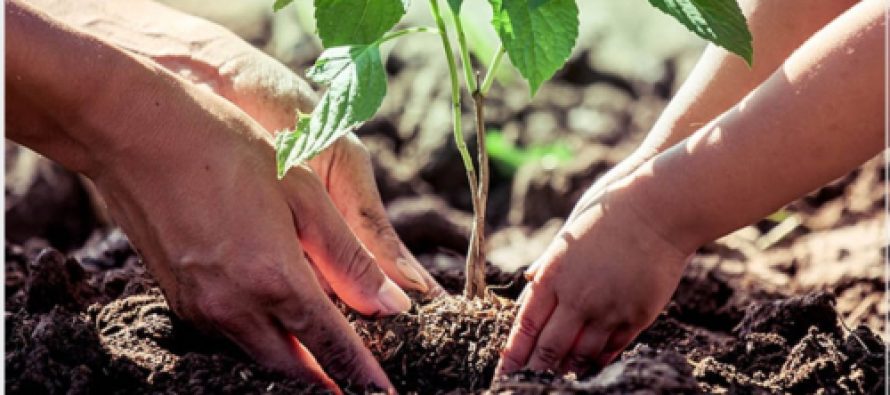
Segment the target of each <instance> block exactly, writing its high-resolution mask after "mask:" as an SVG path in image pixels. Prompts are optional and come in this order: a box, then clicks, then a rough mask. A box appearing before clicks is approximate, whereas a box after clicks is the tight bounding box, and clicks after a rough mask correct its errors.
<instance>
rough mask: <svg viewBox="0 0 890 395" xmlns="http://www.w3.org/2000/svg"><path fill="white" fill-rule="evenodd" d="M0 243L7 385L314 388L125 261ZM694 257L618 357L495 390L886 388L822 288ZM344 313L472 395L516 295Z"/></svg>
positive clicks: (400, 370) (379, 347)
mask: <svg viewBox="0 0 890 395" xmlns="http://www.w3.org/2000/svg"><path fill="white" fill-rule="evenodd" d="M105 244H106V245H108V244H110V243H105ZM6 253H7V257H8V260H7V262H8V265H7V286H8V287H7V291H8V292H9V294H8V296H9V298H8V303H7V307H6V308H7V312H6V325H7V335H6V336H7V337H6V346H7V353H6V377H7V387H6V389H7V391H9V393H21V394H34V393H63V392H64V393H157V392H161V393H173V392H175V393H182V392H194V393H295V392H298V393H304V392H309V393H311V392H314V390H313V389H312V388H307V387H306V386H305V385H304V384H302V383H300V382H296V381H293V380H290V379H287V378H285V377H283V376H281V375H279V374H277V373H274V372H269V371H267V370H266V369H264V368H262V367H260V366H257V365H256V364H254V363H252V362H251V361H250V360H249V359H248V358H246V357H245V356H244V355H243V354H242V353H240V352H239V351H238V350H237V349H236V348H235V347H234V346H232V345H231V344H230V343H229V342H227V341H225V340H222V339H218V338H214V337H208V336H206V335H204V334H201V333H198V332H196V331H195V330H194V329H192V328H191V327H190V326H189V325H187V324H185V323H183V322H180V321H179V320H177V319H176V318H175V317H174V316H173V315H172V313H171V311H170V309H169V308H168V307H167V304H166V303H165V301H164V299H163V298H162V296H161V294H160V292H159V291H158V289H157V288H156V287H155V286H154V284H153V282H152V281H151V279H150V278H147V277H146V274H145V273H144V270H142V267H141V266H140V265H139V263H138V262H137V261H135V260H134V259H132V256H128V257H123V259H121V260H120V264H119V265H118V267H116V268H113V269H109V270H103V269H96V268H95V267H90V266H87V265H83V264H82V263H81V262H79V261H78V260H76V259H73V258H68V259H66V258H65V257H64V256H63V255H61V254H59V253H58V252H56V251H54V250H50V249H45V250H41V251H40V252H39V253H36V254H35V253H34V252H32V251H26V250H24V249H22V248H20V247H18V246H15V245H10V244H7V247H6ZM118 258H121V257H118ZM87 261H89V260H87ZM693 265H694V266H695V268H694V269H692V270H690V271H689V272H688V273H687V275H686V276H685V277H684V280H683V282H684V284H683V287H682V288H681V289H680V291H678V293H677V294H676V295H675V298H674V302H672V304H671V305H670V306H668V308H667V309H666V311H665V312H664V313H663V315H662V317H661V318H659V319H658V320H657V321H656V323H655V324H654V325H653V326H652V327H651V328H649V329H648V330H647V331H645V332H644V333H643V334H642V335H641V336H640V337H639V338H638V339H637V341H636V342H635V345H634V346H632V347H631V348H630V349H629V351H626V352H625V353H624V354H623V355H622V357H621V358H620V359H619V360H618V361H616V362H615V363H613V364H611V365H610V366H608V367H606V368H605V369H603V370H602V371H600V372H598V373H596V374H593V375H591V376H589V377H582V378H580V379H575V378H572V377H555V376H554V375H552V374H541V373H533V372H521V373H518V374H515V375H513V376H510V377H507V378H504V379H503V380H500V381H497V382H495V383H494V385H493V386H492V387H491V388H490V392H493V393H506V392H510V393H551V392H560V393H565V392H585V393H612V394H619V393H629V392H634V391H641V390H645V391H654V392H656V393H659V392H660V393H698V392H734V393H739V392H741V393H777V392H791V393H812V392H815V391H816V390H817V389H822V390H824V391H825V393H862V394H868V393H876V392H877V391H879V390H881V389H883V386H884V359H883V349H884V342H883V341H882V340H881V339H880V338H879V337H878V336H877V335H876V334H875V333H874V332H873V331H872V330H871V329H869V328H868V327H866V326H859V327H857V328H856V329H855V330H853V331H849V330H847V329H845V328H844V327H843V326H842V325H841V324H840V321H839V319H838V314H837V310H836V307H835V299H834V297H833V296H832V295H831V294H828V293H825V292H815V293H810V294H806V295H802V296H793V297H784V296H781V295H775V294H772V295H771V294H770V293H769V292H766V291H764V290H760V289H756V288H752V289H748V290H743V289H733V288H732V286H731V284H730V283H729V282H727V281H726V280H723V279H722V278H724V276H725V274H724V273H722V272H720V271H719V270H714V269H707V268H705V266H704V265H699V264H696V263H695V262H693ZM500 277H507V276H500ZM497 278H498V276H491V279H497ZM22 279H24V281H22ZM443 280H445V279H444V278H443ZM121 282H122V283H123V284H121ZM444 282H445V283H446V284H448V283H449V282H448V281H444ZM452 283H456V282H452ZM693 295H698V296H699V298H698V299H695V298H693ZM703 295H709V296H711V297H709V298H701V296H703ZM680 301H683V304H682V305H680V304H678V302H680ZM681 307H682V308H681ZM348 314H349V317H350V320H351V322H352V325H353V327H354V328H355V330H356V331H357V332H358V333H359V335H360V336H361V337H362V338H363V339H364V340H365V342H366V343H367V345H368V346H369V347H370V349H371V350H372V352H373V353H374V355H375V356H376V357H377V358H378V359H379V360H380V362H381V364H382V366H383V367H384V369H385V370H386V371H387V372H388V374H389V375H390V378H391V379H392V381H393V383H394V384H396V385H397V386H398V387H399V388H400V389H401V390H402V391H407V392H415V391H416V392H419V393H429V392H450V391H458V392H475V391H482V390H484V389H486V388H489V385H490V384H491V378H492V374H493V370H494V366H495V364H496V362H497V358H498V352H499V350H500V348H501V347H502V345H503V344H504V341H505V340H506V335H507V333H508V331H509V328H510V323H511V322H512V320H513V318H514V315H515V305H514V304H513V302H512V301H511V300H510V299H506V298H501V297H498V296H492V297H491V298H489V299H487V300H486V301H480V300H474V301H467V300H465V299H463V298H462V297H445V298H441V299H437V300H434V301H431V302H427V303H426V304H417V305H415V306H414V307H413V309H412V310H411V311H410V312H409V313H407V314H403V315H399V316H395V317H389V318H384V319H378V320H370V319H365V318H361V317H359V316H358V315H355V314H351V313H348Z"/></svg>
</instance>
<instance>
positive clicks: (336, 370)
mask: <svg viewBox="0 0 890 395" xmlns="http://www.w3.org/2000/svg"><path fill="white" fill-rule="evenodd" d="M329 341H330V342H331V343H330V344H329V345H326V347H325V349H324V350H322V352H321V353H317V354H320V355H318V362H319V364H321V366H323V367H324V369H325V371H327V373H328V374H330V375H331V376H332V377H334V378H335V379H337V380H348V381H352V382H356V381H358V380H361V377H362V368H361V365H360V363H359V358H358V352H357V351H356V350H355V349H354V348H353V347H352V346H351V345H349V344H347V343H344V342H336V341H331V340H329Z"/></svg>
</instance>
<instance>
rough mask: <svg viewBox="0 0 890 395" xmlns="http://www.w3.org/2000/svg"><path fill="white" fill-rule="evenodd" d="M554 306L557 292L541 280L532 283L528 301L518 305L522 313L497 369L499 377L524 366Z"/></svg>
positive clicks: (511, 331) (515, 323)
mask: <svg viewBox="0 0 890 395" xmlns="http://www.w3.org/2000/svg"><path fill="white" fill-rule="evenodd" d="M555 307H556V295H554V294H553V291H552V290H550V289H549V288H547V287H545V286H543V285H541V284H540V283H534V282H532V283H529V288H528V294H527V297H526V302H525V303H524V304H523V305H522V306H521V307H520V308H519V314H518V315H517V317H516V321H515V322H514V323H513V328H512V329H511V330H510V336H509V337H508V338H507V344H506V346H504V350H503V351H502V352H501V359H500V361H498V366H497V368H496V369H495V376H496V377H497V376H501V375H504V374H508V373H512V372H514V371H516V370H519V368H521V367H523V366H525V364H526V361H528V358H529V356H530V355H531V353H532V350H534V347H535V342H536V341H537V339H538V335H539V334H540V333H541V330H542V329H543V328H544V324H545V323H547V320H548V318H550V314H551V312H553V309H554V308H555Z"/></svg>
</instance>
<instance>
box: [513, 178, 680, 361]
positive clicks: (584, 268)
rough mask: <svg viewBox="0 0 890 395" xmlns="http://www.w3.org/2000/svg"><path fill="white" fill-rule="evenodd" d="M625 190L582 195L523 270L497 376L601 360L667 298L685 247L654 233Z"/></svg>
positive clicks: (644, 323)
mask: <svg viewBox="0 0 890 395" xmlns="http://www.w3.org/2000/svg"><path fill="white" fill-rule="evenodd" d="M620 183H621V182H619V184H620ZM629 193H630V191H625V190H622V189H620V188H618V189H612V190H611V191H609V192H606V193H605V194H603V193H600V194H593V193H592V194H586V195H585V196H584V198H583V199H582V200H581V201H579V202H578V207H577V208H576V212H575V215H573V218H572V219H571V220H569V222H568V223H567V224H566V225H565V226H564V228H563V229H562V231H561V232H560V234H559V235H558V236H557V237H556V239H555V240H554V241H553V242H552V243H551V244H550V246H549V247H548V248H547V250H546V251H545V253H544V254H543V255H542V256H541V257H540V258H539V259H538V261H536V263H535V264H534V265H533V266H532V267H531V268H530V269H529V270H528V271H527V272H526V276H527V277H528V278H529V281H530V282H529V284H528V286H527V288H526V290H525V292H523V295H522V297H521V298H520V302H521V307H520V309H519V315H518V317H517V319H516V322H515V324H514V326H513V329H512V331H511V332H510V337H509V339H508V340H507V345H506V347H505V349H504V351H503V353H502V355H501V360H500V362H499V364H498V367H497V370H496V375H497V376H500V375H503V374H508V373H512V372H514V371H516V370H519V369H522V368H528V369H532V370H553V371H556V372H568V371H573V372H576V373H578V374H582V373H583V372H585V371H586V370H587V369H588V368H589V367H590V366H591V365H596V366H600V367H601V366H604V365H606V364H607V363H608V362H609V361H611V360H612V359H614V358H615V357H616V356H617V355H618V354H619V353H620V352H621V350H623V349H624V348H625V347H626V346H627V345H628V344H630V342H631V341H632V340H633V339H634V338H635V337H636V336H637V334H639V332H640V331H642V330H643V329H644V328H646V327H647V326H648V325H650V324H651V323H652V322H653V320H654V319H655V318H656V317H657V315H658V313H659V312H660V311H661V309H662V308H663V307H664V305H665V304H667V302H668V300H669V299H670V296H671V294H672V293H673V291H674V289H675V288H676V286H677V284H678V282H679V278H680V275H681V273H682V270H683V267H684V265H685V261H686V258H687V257H688V256H689V254H690V252H689V251H681V250H679V249H678V248H677V247H675V246H674V244H673V243H671V242H670V241H669V240H667V239H665V238H664V237H662V235H660V234H659V233H658V232H657V231H656V228H655V227H653V226H652V225H651V223H650V221H651V218H650V217H644V216H642V215H643V213H642V212H638V211H637V209H636V207H635V206H634V205H633V203H632V202H631V200H630V199H631V198H632V196H631V195H630V194H629Z"/></svg>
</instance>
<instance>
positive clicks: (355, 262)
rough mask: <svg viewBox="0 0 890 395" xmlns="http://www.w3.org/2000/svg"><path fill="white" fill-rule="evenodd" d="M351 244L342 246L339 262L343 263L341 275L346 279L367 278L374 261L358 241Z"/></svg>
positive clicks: (359, 279)
mask: <svg viewBox="0 0 890 395" xmlns="http://www.w3.org/2000/svg"><path fill="white" fill-rule="evenodd" d="M350 244H351V246H349V247H346V248H343V249H342V250H341V253H340V259H339V262H340V264H341V265H343V275H344V277H345V278H346V279H347V280H351V281H362V280H365V279H368V278H369V276H370V275H371V273H372V271H371V270H372V269H373V268H374V261H373V260H372V259H371V256H370V255H369V254H368V252H367V251H365V249H364V247H362V246H361V245H359V244H358V243H350Z"/></svg>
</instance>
